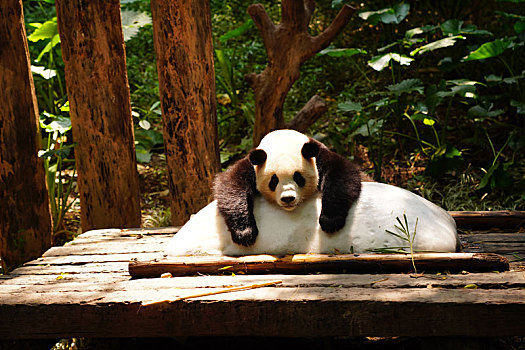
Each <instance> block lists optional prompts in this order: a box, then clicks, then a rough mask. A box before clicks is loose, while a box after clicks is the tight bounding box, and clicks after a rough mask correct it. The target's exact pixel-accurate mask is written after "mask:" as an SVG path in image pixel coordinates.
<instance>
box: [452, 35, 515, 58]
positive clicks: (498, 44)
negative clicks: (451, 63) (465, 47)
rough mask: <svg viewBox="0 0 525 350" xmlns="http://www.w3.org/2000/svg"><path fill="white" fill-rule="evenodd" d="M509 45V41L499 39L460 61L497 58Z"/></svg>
mask: <svg viewBox="0 0 525 350" xmlns="http://www.w3.org/2000/svg"><path fill="white" fill-rule="evenodd" d="M511 43H512V42H511V41H507V40H501V39H496V40H494V41H490V42H488V43H484V44H483V45H481V46H480V47H479V48H478V49H477V50H475V51H472V52H471V53H470V54H469V55H468V56H467V57H465V58H463V60H462V61H463V62H466V61H473V60H483V59H486V58H491V57H496V56H499V55H501V54H502V53H503V51H505V50H506V49H507V48H508V47H509V46H510V44H511Z"/></svg>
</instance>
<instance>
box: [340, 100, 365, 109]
mask: <svg viewBox="0 0 525 350" xmlns="http://www.w3.org/2000/svg"><path fill="white" fill-rule="evenodd" d="M337 109H338V110H339V111H341V112H359V111H361V110H362V109H363V106H361V104H360V103H359V102H352V101H346V102H343V103H340V104H338V105H337Z"/></svg>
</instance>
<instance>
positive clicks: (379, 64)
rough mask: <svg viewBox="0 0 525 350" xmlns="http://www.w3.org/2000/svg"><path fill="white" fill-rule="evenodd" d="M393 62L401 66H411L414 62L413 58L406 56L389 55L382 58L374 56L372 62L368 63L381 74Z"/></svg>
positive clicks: (381, 56)
mask: <svg viewBox="0 0 525 350" xmlns="http://www.w3.org/2000/svg"><path fill="white" fill-rule="evenodd" d="M391 60H394V61H396V62H398V63H399V64H401V65H404V66H409V65H410V63H411V62H412V61H413V60H414V59H413V58H410V57H407V56H405V55H400V54H398V53H392V52H391V53H387V54H384V55H380V56H374V57H372V59H371V60H370V61H368V65H369V66H370V67H372V68H373V69H375V70H376V71H378V72H380V71H382V70H383V69H384V68H385V67H386V66H388V64H389V63H390V61H391Z"/></svg>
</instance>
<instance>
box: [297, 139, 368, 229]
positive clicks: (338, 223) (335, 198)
mask: <svg viewBox="0 0 525 350" xmlns="http://www.w3.org/2000/svg"><path fill="white" fill-rule="evenodd" d="M309 144H317V146H318V147H319V152H318V154H317V156H316V159H315V161H316V164H317V171H318V172H319V183H318V186H317V187H318V190H319V191H320V192H321V193H322V197H321V199H322V207H321V215H320V216H319V224H320V225H321V228H322V229H323V231H325V232H328V233H334V232H337V231H339V230H340V229H342V228H343V226H344V225H345V222H346V216H347V215H348V211H349V210H350V207H351V206H352V204H354V202H355V201H356V200H357V199H358V198H359V194H360V193H361V171H360V170H359V169H358V168H357V166H355V165H354V164H353V163H351V162H350V161H349V160H347V159H346V158H344V157H342V156H340V155H339V154H337V153H335V152H332V151H330V150H329V149H328V148H327V147H326V146H325V145H323V144H322V143H320V142H319V141H316V140H314V139H310V141H309V142H308V143H307V144H305V146H304V147H307V146H306V145H309ZM304 147H303V150H304ZM308 147H310V148H312V146H308Z"/></svg>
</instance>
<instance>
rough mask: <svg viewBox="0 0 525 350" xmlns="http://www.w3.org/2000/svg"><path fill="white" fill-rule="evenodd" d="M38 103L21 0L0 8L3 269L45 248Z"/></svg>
mask: <svg viewBox="0 0 525 350" xmlns="http://www.w3.org/2000/svg"><path fill="white" fill-rule="evenodd" d="M39 148H40V134H39V127H38V107H37V103H36V96H35V88H34V85H33V76H32V75H31V68H30V60H29V52H28V46H27V39H26V31H25V27H24V15H23V12H22V1H21V0H5V1H3V2H2V6H0V257H1V259H2V264H3V265H4V267H11V266H14V265H18V264H21V263H23V262H25V261H27V260H30V259H34V258H36V257H38V256H40V255H41V254H42V253H43V252H44V251H45V250H46V249H48V248H49V247H50V246H51V231H52V226H51V215H50V211H49V199H48V194H47V189H46V181H45V175H44V165H43V162H42V160H41V159H40V158H38V156H37V154H38V149H39Z"/></svg>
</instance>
